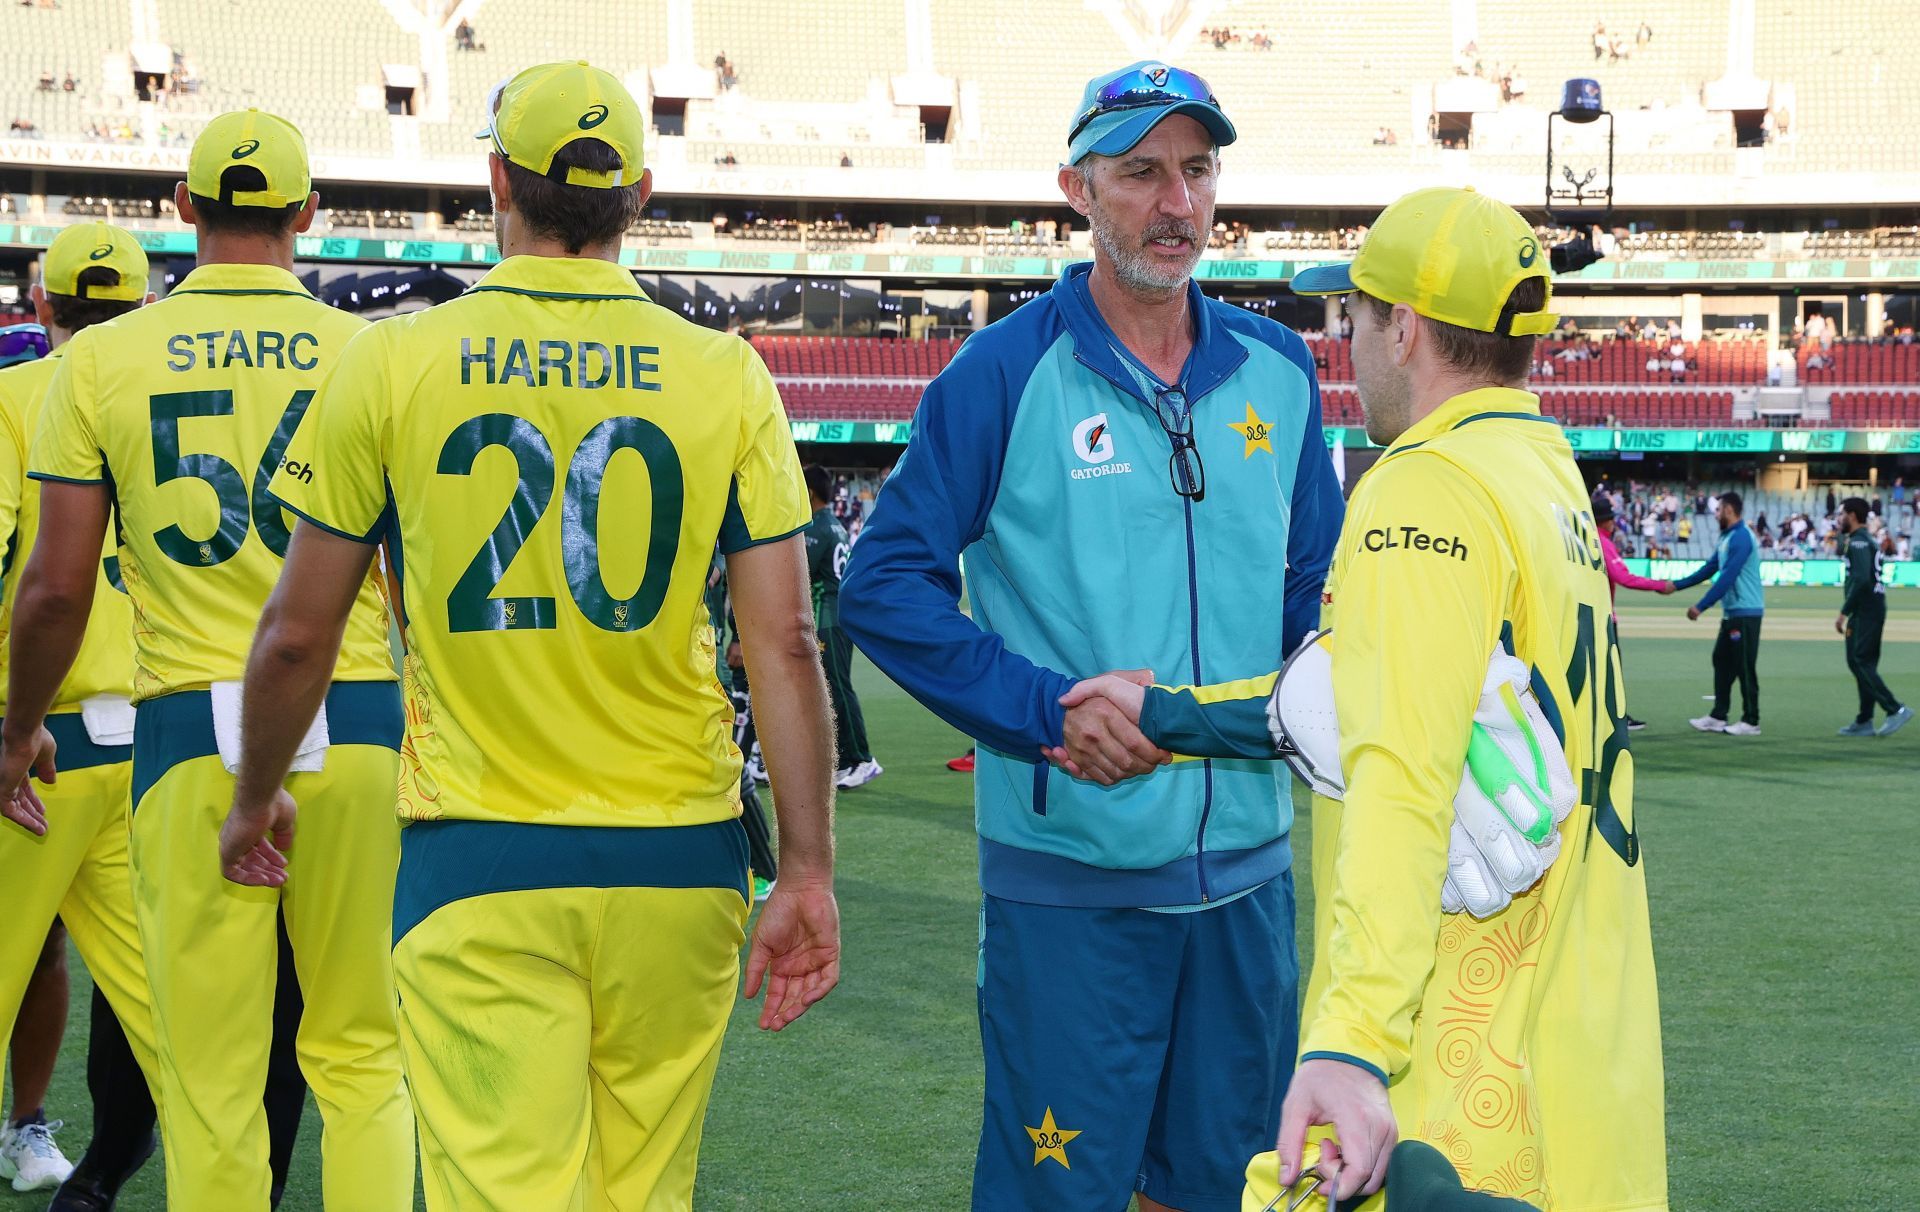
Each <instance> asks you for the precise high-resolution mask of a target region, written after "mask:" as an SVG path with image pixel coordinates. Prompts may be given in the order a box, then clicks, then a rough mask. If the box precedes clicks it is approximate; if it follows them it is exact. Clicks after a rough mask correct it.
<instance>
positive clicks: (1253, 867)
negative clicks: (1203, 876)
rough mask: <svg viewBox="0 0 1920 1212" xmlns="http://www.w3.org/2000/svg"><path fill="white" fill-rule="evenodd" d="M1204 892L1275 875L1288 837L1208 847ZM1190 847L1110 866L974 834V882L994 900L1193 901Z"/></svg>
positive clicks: (1091, 905)
mask: <svg viewBox="0 0 1920 1212" xmlns="http://www.w3.org/2000/svg"><path fill="white" fill-rule="evenodd" d="M1205 862H1206V868H1207V894H1208V896H1209V898H1210V899H1212V900H1216V901H1217V900H1221V899H1223V898H1225V897H1229V896H1232V895H1234V894H1235V893H1237V892H1244V891H1246V890H1247V889H1249V888H1255V887H1258V886H1259V885H1261V884H1264V883H1266V882H1267V881H1268V880H1272V879H1276V878H1278V877H1279V876H1280V875H1282V874H1284V873H1285V872H1286V871H1287V870H1289V869H1290V868H1291V867H1292V866H1293V845H1292V843H1291V842H1290V841H1289V840H1288V839H1287V838H1285V837H1278V838H1275V839H1274V840H1273V841H1271V842H1268V843H1266V844H1265V845H1263V846H1255V847H1253V848H1252V849H1250V850H1221V851H1212V850H1210V851H1208V852H1207V854H1206V857H1205ZM1200 863H1201V860H1200V859H1198V858H1196V857H1195V856H1193V855H1188V856H1187V857H1186V858H1181V859H1175V860H1174V861H1173V862H1171V863H1167V864H1165V865H1164V866H1160V867H1152V868H1148V869H1146V870H1130V871H1118V870H1114V869H1111V868H1107V867H1092V866H1088V865H1087V864H1086V863H1079V862H1075V861H1074V860H1073V859H1070V858H1062V857H1061V856H1059V855H1057V854H1042V853H1040V852H1039V851H1037V850H1022V849H1020V848H1019V847H1017V846H1009V845H1007V844H1005V843H1004V842H995V841H989V840H988V839H986V838H984V837H983V838H981V839H980V890H981V891H982V892H985V893H986V894H987V895H988V896H997V897H999V898H1000V899H1002V900H1008V901H1023V902H1025V903H1027V904H1030V905H1071V906H1076V907H1079V908H1084V909H1139V908H1142V907H1145V906H1148V905H1197V904H1199V903H1200Z"/></svg>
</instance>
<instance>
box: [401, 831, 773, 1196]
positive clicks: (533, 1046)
mask: <svg viewBox="0 0 1920 1212" xmlns="http://www.w3.org/2000/svg"><path fill="white" fill-rule="evenodd" d="M746 879H747V849H746V832H745V830H743V829H742V828H741V827H740V823H739V821H737V820H728V821H721V822H716V823H714V824H710V825H690V826H679V827H672V828H651V829H641V828H634V829H622V828H593V827H585V826H567V825H531V824H509V823H504V822H492V821H432V822H420V823H415V824H411V825H409V826H408V827H407V828H406V830H405V831H404V835H403V842H402V857H401V861H400V881H399V889H398V891H397V893H396V897H395V905H394V937H395V939H396V940H397V941H396V944H395V947H394V974H395V977H396V978H397V980H398V982H399V988H400V1037H401V1042H402V1045H403V1047H404V1048H405V1051H406V1059H407V1080H408V1083H409V1084H410V1086H411V1088H412V1091H413V1103H414V1109H415V1112H416V1114H417V1115H418V1117H419V1121H420V1151H421V1163H422V1173H423V1175H424V1182H425V1186H426V1195H427V1207H428V1208H429V1209H430V1210H431V1212H616V1210H617V1212H685V1210H686V1209H690V1208H691V1207H692V1206H693V1180H694V1171H695V1166H696V1163H697V1161H698V1157H699V1151H700V1129H701V1125H702V1123H703V1121H704V1119H705V1117H706V1109H707V1095H708V1093H709V1091H710V1090H711V1089H712V1086H713V1074H714V1069H715V1067H716V1066H717V1065H718V1063H719V1060H720V1041H721V1037H722V1036H723V1035H724V1034H725V1033H726V1027H727V1017H728V1014H729V1012H730V1011H731V1009H732V1005H733V999H734V994H735V990H736V989H737V987H738V984H739V956H740V946H741V943H742V941H743V940H744V937H745V928H746V921H747V892H746Z"/></svg>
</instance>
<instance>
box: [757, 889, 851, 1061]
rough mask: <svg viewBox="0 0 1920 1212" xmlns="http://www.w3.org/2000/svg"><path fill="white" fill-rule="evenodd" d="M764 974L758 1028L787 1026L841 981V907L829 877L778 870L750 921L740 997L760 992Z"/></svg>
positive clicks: (767, 1029) (778, 1028) (763, 1029)
mask: <svg viewBox="0 0 1920 1212" xmlns="http://www.w3.org/2000/svg"><path fill="white" fill-rule="evenodd" d="M763 978H764V979H765V981H766V985H767V1000H766V1003H765V1004H764V1005H762V1006H761V1008H760V1029H761V1030H762V1031H778V1030H780V1029H781V1028H782V1027H785V1026H786V1025H787V1024H789V1023H791V1022H793V1020H795V1019H797V1018H799V1017H800V1016H801V1015H802V1014H805V1013H806V1012H807V1009H808V1008H809V1007H810V1006H812V1005H813V1004H814V1003H815V1002H817V1001H819V1000H820V999H821V998H823V997H825V996H826V995H827V994H829V993H831V992H833V987H834V986H835V985H837V984H839V983H840V906H839V904H838V903H837V902H835V900H834V899H833V882H832V881H831V880H809V879H807V878H806V877H804V876H793V875H789V874H788V873H786V872H782V873H781V878H780V880H779V881H778V882H776V883H775V884H774V886H773V893H772V895H770V896H768V897H767V903H766V904H765V905H764V906H763V907H762V908H761V910H760V921H759V922H758V923H757V924H756V925H755V926H754V931H753V945H752V947H751V948H749V949H748V951H747V980H746V985H745V987H744V988H743V990H742V991H741V996H743V997H747V998H752V997H754V996H756V995H758V994H759V992H760V982H761V980H762V979H763Z"/></svg>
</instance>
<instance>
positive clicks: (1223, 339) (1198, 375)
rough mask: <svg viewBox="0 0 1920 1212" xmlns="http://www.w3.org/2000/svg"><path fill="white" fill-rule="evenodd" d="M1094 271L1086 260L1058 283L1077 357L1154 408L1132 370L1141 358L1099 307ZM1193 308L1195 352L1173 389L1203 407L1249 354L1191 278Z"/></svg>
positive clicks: (1189, 289)
mask: <svg viewBox="0 0 1920 1212" xmlns="http://www.w3.org/2000/svg"><path fill="white" fill-rule="evenodd" d="M1092 272H1093V262H1091V261H1081V262H1078V263H1076V264H1073V265H1069V266H1067V268H1066V272H1064V273H1062V274H1061V275H1060V280H1059V281H1057V282H1055V283H1054V284H1053V292H1052V293H1053V300H1054V303H1055V305H1056V306H1058V307H1059V309H1060V316H1061V319H1062V320H1063V322H1064V323H1065V324H1066V327H1067V332H1068V333H1069V334H1070V335H1071V336H1072V337H1073V356H1074V358H1075V359H1076V360H1077V361H1079V362H1080V363H1081V364H1082V365H1084V366H1086V367H1087V368H1088V369H1090V370H1092V371H1093V372H1094V373H1096V374H1098V375H1099V376H1100V377H1101V378H1104V379H1106V380H1107V381H1109V382H1111V383H1112V384H1113V385H1114V386H1115V387H1118V388H1119V389H1120V390H1121V391H1124V392H1126V393H1127V394H1128V395H1130V396H1133V397H1134V398H1135V399H1139V400H1141V401H1142V402H1143V403H1146V404H1148V405H1151V404H1152V403H1153V401H1151V400H1147V399H1146V398H1145V397H1143V396H1142V395H1141V393H1140V387H1139V384H1138V382H1137V381H1136V379H1135V376H1134V374H1133V372H1132V371H1130V370H1128V368H1127V363H1128V362H1130V361H1132V362H1135V364H1136V365H1137V364H1138V362H1137V359H1135V358H1134V357H1133V355H1132V354H1130V353H1128V352H1127V350H1126V347H1125V346H1124V345H1122V344H1121V343H1120V338H1119V337H1117V336H1115V335H1114V333H1113V328H1112V327H1111V326H1110V325H1108V323H1107V321H1106V317H1104V316H1102V315H1101V314H1100V309H1099V308H1098V307H1096V306H1095V305H1094V302H1093V294H1092V291H1091V290H1090V289H1089V286H1088V282H1087V276H1088V275H1089V274H1090V273H1092ZM1187 304H1188V306H1187V314H1189V315H1191V316H1192V317H1193V352H1192V353H1191V354H1188V355H1187V364H1186V366H1185V367H1184V368H1182V370H1181V373H1180V377H1181V379H1182V382H1180V383H1177V384H1169V386H1177V387H1180V388H1181V389H1182V390H1184V391H1185V392H1186V396H1187V400H1188V401H1189V402H1190V403H1198V402H1199V401H1200V399H1201V398H1202V397H1203V396H1205V395H1206V394H1207V393H1208V392H1210V391H1212V390H1213V389H1214V388H1216V387H1218V386H1220V385H1221V384H1222V383H1224V382H1226V381H1227V380H1228V379H1229V378H1232V377H1233V373H1234V372H1235V371H1237V370H1239V369H1240V366H1241V363H1243V362H1245V361H1246V360H1247V351H1246V347H1245V346H1243V345H1241V344H1240V342H1238V341H1236V340H1234V338H1233V334H1232V333H1230V332H1228V331H1227V330H1226V327H1225V326H1224V325H1222V324H1221V323H1220V322H1219V321H1218V319H1217V318H1216V317H1215V316H1214V314H1213V306H1212V302H1211V301H1210V300H1209V299H1208V298H1207V297H1206V296H1205V295H1204V294H1202V293H1201V292H1200V284H1199V283H1198V282H1195V281H1193V280H1191V279H1189V280H1188V282H1187ZM1141 369H1142V370H1144V369H1145V367H1141Z"/></svg>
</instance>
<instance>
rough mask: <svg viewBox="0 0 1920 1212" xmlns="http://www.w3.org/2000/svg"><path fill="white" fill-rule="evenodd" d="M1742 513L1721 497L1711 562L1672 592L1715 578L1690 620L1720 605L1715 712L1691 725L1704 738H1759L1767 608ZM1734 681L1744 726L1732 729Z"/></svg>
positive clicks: (1756, 553)
mask: <svg viewBox="0 0 1920 1212" xmlns="http://www.w3.org/2000/svg"><path fill="white" fill-rule="evenodd" d="M1743 508H1744V505H1743V503H1742V501H1741V500H1740V494H1739V493H1737V492H1729V493H1726V494H1724V495H1722V496H1721V498H1720V508H1719V510H1718V511H1717V513H1718V516H1719V521H1720V526H1721V531H1720V544H1719V546H1718V547H1717V548H1716V549H1715V550H1714V554H1713V558H1712V559H1710V560H1708V561H1707V562H1706V563H1704V564H1702V565H1700V567H1698V568H1696V569H1694V570H1693V571H1692V572H1690V573H1688V574H1687V575H1686V576H1684V577H1681V578H1680V579H1679V580H1677V581H1675V582H1674V583H1673V587H1674V588H1675V589H1687V588H1690V587H1691V586H1694V585H1698V584H1699V583H1700V582H1702V581H1704V580H1706V579H1707V578H1708V577H1712V578H1713V586H1712V587H1711V588H1710V589H1708V590H1707V592H1706V595H1705V596H1704V597H1702V598H1701V599H1700V600H1699V602H1697V603H1695V604H1694V605H1692V606H1689V607H1687V617H1688V618H1690V619H1697V618H1699V617H1700V616H1701V615H1702V614H1704V613H1706V612H1707V611H1709V610H1711V609H1713V606H1714V604H1715V603H1716V602H1717V603H1719V605H1720V637H1719V638H1718V639H1717V640H1715V641H1714V645H1713V710H1712V711H1711V712H1709V713H1708V714H1706V715H1703V716H1700V717H1699V718H1697V719H1692V720H1688V721H1687V723H1689V724H1692V725H1693V726H1694V727H1695V728H1697V729H1699V730H1700V731H1702V732H1725V733H1729V734H1731V735H1733V736H1756V735H1758V734H1759V732H1760V622H1761V618H1762V616H1764V615H1765V614H1766V609H1767V605H1766V600H1765V598H1764V596H1763V594H1762V591H1761V588H1760V550H1759V545H1758V544H1756V543H1755V542H1754V541H1753V531H1751V530H1749V529H1748V528H1747V524H1746V522H1744V521H1742V520H1741V516H1740V515H1741V511H1742V509H1743ZM1736 681H1738V682H1739V683H1740V722H1739V723H1737V724H1729V723H1727V713H1728V711H1729V710H1731V708H1732V706H1733V684H1734V682H1736Z"/></svg>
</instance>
